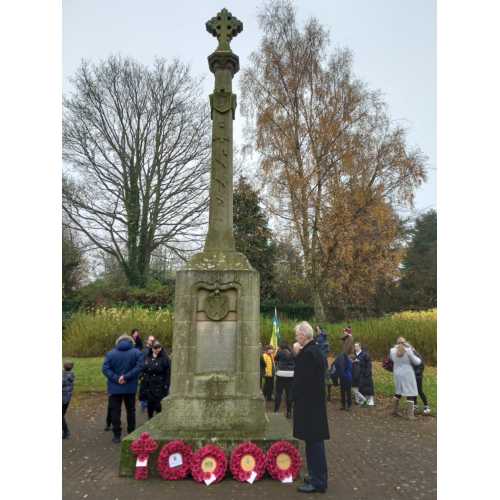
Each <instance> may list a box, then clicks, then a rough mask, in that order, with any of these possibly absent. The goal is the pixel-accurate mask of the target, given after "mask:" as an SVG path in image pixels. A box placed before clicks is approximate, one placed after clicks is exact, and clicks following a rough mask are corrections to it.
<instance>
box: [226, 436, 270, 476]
mask: <svg viewBox="0 0 500 500" xmlns="http://www.w3.org/2000/svg"><path fill="white" fill-rule="evenodd" d="M230 469H231V474H232V475H233V477H234V478H235V479H236V480H237V481H241V482H245V481H247V480H248V479H250V478H251V477H252V472H254V473H255V477H254V481H255V480H259V479H262V476H263V475H264V472H265V471H266V455H265V454H264V452H263V451H262V450H261V449H260V448H259V447H258V446H257V445H255V444H253V443H251V442H247V443H242V444H240V445H238V446H237V447H236V448H235V449H234V450H233V453H232V454H231V461H230ZM252 482H253V481H252Z"/></svg>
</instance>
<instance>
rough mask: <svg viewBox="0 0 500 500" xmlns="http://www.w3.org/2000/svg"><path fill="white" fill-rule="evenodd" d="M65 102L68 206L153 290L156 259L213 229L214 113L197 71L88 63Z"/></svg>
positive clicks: (82, 228) (114, 61) (77, 222)
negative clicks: (209, 214) (209, 218)
mask: <svg viewBox="0 0 500 500" xmlns="http://www.w3.org/2000/svg"><path fill="white" fill-rule="evenodd" d="M72 83H73V85H74V92H73V93H72V95H70V96H69V97H67V98H65V99H64V105H63V106H64V116H63V159H64V160H65V161H66V163H67V167H66V171H65V177H66V178H65V181H64V184H63V210H64V212H65V214H66V216H67V219H68V221H69V223H70V225H71V227H72V228H74V229H76V230H78V231H79V232H80V233H82V234H83V235H85V237H86V238H87V239H88V240H89V241H90V242H91V243H92V244H93V245H94V246H95V247H96V248H98V249H100V250H102V251H104V252H106V253H107V254H109V255H112V256H113V257H115V258H116V259H117V261H118V262H119V263H120V265H121V267H122V268H123V271H124V272H125V274H126V276H127V279H128V282H129V284H130V285H134V286H144V285H145V284H146V281H147V277H148V271H149V265H150V261H151V255H152V253H153V252H154V251H155V249H157V248H158V247H160V246H164V247H166V248H168V249H169V250H171V251H173V252H176V251H177V250H178V249H179V248H185V247H186V246H189V245H191V246H192V245H199V244H200V243H201V237H202V235H203V234H204V232H205V229H206V211H207V203H208V171H209V154H210V132H209V127H210V116H209V111H208V105H207V104H206V102H204V100H201V98H200V95H201V85H200V81H199V80H196V79H194V78H193V77H192V76H191V75H190V70H189V67H188V66H186V65H184V64H182V63H180V62H178V61H174V62H173V63H171V64H167V63H166V62H165V61H164V60H157V61H156V62H155V64H154V66H153V68H152V69H149V68H147V67H145V66H143V65H141V64H139V63H137V62H135V61H133V60H131V59H129V58H121V57H114V56H112V57H109V58H108V59H107V60H105V61H102V62H101V63H99V64H96V65H90V64H89V63H87V62H85V61H84V62H82V64H81V67H80V68H79V69H78V71H77V73H76V75H75V77H74V78H73V80H72Z"/></svg>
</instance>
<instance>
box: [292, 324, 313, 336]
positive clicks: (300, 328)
mask: <svg viewBox="0 0 500 500" xmlns="http://www.w3.org/2000/svg"><path fill="white" fill-rule="evenodd" d="M295 332H296V333H297V332H301V333H302V335H304V337H306V338H307V339H312V338H313V337H314V330H313V327H312V326H311V325H310V324H309V323H308V322H307V321H302V323H299V324H298V325H297V326H296V327H295Z"/></svg>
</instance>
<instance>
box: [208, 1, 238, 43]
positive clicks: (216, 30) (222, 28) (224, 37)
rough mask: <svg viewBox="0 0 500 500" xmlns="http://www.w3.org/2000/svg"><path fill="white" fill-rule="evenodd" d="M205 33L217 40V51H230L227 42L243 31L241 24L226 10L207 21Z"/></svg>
mask: <svg viewBox="0 0 500 500" xmlns="http://www.w3.org/2000/svg"><path fill="white" fill-rule="evenodd" d="M205 26H206V27H207V31H208V32H209V33H210V34H211V35H213V36H215V37H217V40H219V46H218V47H217V50H218V51H230V50H231V48H230V47H229V42H230V41H231V40H232V39H233V38H234V37H235V36H236V35H237V34H238V33H241V32H242V31H243V23H242V22H241V21H240V20H239V19H236V17H234V16H233V15H232V14H231V12H229V11H228V10H227V9H222V10H221V11H220V12H219V13H218V14H217V15H216V16H215V17H212V19H210V21H207V23H206V25H205Z"/></svg>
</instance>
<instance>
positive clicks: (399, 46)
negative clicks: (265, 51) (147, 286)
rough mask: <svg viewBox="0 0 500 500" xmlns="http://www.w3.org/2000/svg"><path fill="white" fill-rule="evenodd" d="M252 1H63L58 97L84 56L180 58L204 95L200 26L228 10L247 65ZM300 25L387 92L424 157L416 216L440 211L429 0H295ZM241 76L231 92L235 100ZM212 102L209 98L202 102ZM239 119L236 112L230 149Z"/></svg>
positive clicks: (254, 33) (253, 31)
mask: <svg viewBox="0 0 500 500" xmlns="http://www.w3.org/2000/svg"><path fill="white" fill-rule="evenodd" d="M261 3H262V2H261V1H258V0H231V1H225V2H224V1H219V0H218V1H214V0H182V1H175V2H174V1H167V0H106V1H103V0H63V78H64V82H63V90H64V92H68V91H70V89H71V85H70V83H69V81H68V78H69V77H70V76H71V75H73V74H74V73H75V71H76V69H77V67H78V66H79V64H80V61H81V59H82V58H85V59H89V60H91V61H99V60H100V59H103V58H106V57H107V56H108V55H110V54H118V53H120V54H122V55H126V56H131V57H133V58H135V59H137V60H139V61H140V62H142V63H144V64H151V63H152V61H153V60H154V58H155V57H157V56H160V57H165V58H166V59H173V58H179V59H181V60H182V61H184V62H187V63H189V64H190V65H191V67H192V70H193V74H195V75H205V76H206V78H205V88H206V93H207V95H208V93H209V92H211V90H212V87H213V76H212V74H211V73H210V72H209V70H208V64H207V56H208V55H209V54H210V53H211V52H212V51H213V50H214V49H215V47H216V45H217V44H216V40H215V38H213V37H212V36H211V35H210V34H209V33H208V32H207V31H206V30H205V22H206V21H207V20H208V19H210V18H211V17H213V16H214V15H215V14H216V13H217V12H218V11H219V10H220V9H221V8H223V7H226V8H227V9H228V10H230V11H231V12H232V13H233V14H234V15H235V16H236V17H237V18H238V19H240V21H242V22H243V32H242V33H240V34H239V35H238V36H237V37H236V38H235V39H234V40H233V42H232V43H231V47H232V49H233V51H234V52H235V53H236V54H238V56H239V57H240V66H241V67H242V68H243V67H245V65H246V64H247V61H248V56H249V54H250V53H251V52H252V51H253V50H255V49H256V48H257V47H258V45H259V40H260V37H261V34H260V32H259V29H258V26H257V16H256V14H257V11H258V9H259V6H260V5H261ZM295 5H296V7H297V13H298V20H299V23H301V24H302V22H303V21H304V20H305V19H307V18H309V17H311V16H314V17H317V18H318V19H319V21H320V22H321V23H322V24H323V26H325V27H326V28H328V29H329V31H330V41H331V45H332V47H335V46H342V47H348V48H350V49H351V50H352V51H353V53H354V72H355V74H356V76H358V77H359V78H360V79H362V80H363V81H365V82H366V83H367V84H368V85H369V87H370V88H372V89H380V90H381V91H382V92H383V94H384V95H385V100H386V102H387V103H388V106H389V112H390V115H391V117H392V118H393V119H394V120H397V121H399V122H400V123H402V124H403V125H405V126H407V127H408V129H409V142H410V144H411V145H418V146H420V148H421V149H422V150H423V152H424V153H425V154H426V155H427V156H428V157H429V179H428V182H427V183H426V184H425V185H424V186H423V187H422V188H420V189H419V190H418V192H417V197H416V203H415V205H416V210H417V212H420V211H424V210H427V209H428V208H431V207H435V205H436V171H435V168H436V13H435V10H436V8H435V2H434V1H433V0H405V1H401V0H342V1H341V0H297V1H296V2H295ZM238 77H239V74H237V75H236V76H235V82H234V85H233V91H234V92H236V93H238V89H239V83H238ZM207 99H208V97H207ZM243 125H244V119H243V118H242V117H241V115H239V114H237V117H236V122H235V145H237V144H238V143H239V141H240V140H241V137H242V133H241V130H242V127H243Z"/></svg>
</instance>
